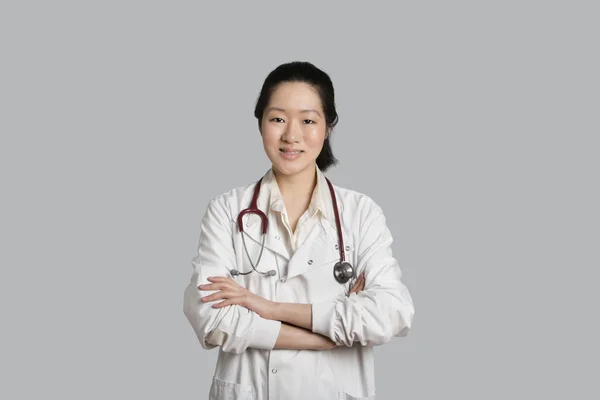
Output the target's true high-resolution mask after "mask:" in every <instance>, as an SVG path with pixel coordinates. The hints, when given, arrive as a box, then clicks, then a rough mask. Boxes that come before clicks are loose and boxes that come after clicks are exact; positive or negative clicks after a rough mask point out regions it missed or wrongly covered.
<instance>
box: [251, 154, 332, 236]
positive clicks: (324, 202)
mask: <svg viewBox="0 0 600 400" xmlns="http://www.w3.org/2000/svg"><path fill="white" fill-rule="evenodd" d="M316 173H317V185H316V186H315V189H314V191H313V194H312V197H311V200H310V204H309V206H308V215H309V216H310V217H312V216H314V215H315V213H319V214H320V215H321V216H323V217H324V218H325V219H327V220H328V221H329V223H331V224H332V225H333V226H335V214H334V212H333V202H332V201H331V193H330V191H329V186H328V184H327V180H326V178H325V174H323V171H321V169H320V168H319V167H318V166H317V167H316ZM263 184H264V186H263V187H264V188H265V189H266V190H268V191H269V207H270V209H271V210H273V211H278V212H283V210H284V209H285V205H284V202H283V196H282V195H281V192H280V190H279V186H278V185H277V180H276V179H275V175H274V174H273V168H270V169H269V170H268V171H267V173H266V174H265V175H264V177H263ZM337 205H338V208H339V209H340V210H341V204H340V202H339V201H338V202H337Z"/></svg>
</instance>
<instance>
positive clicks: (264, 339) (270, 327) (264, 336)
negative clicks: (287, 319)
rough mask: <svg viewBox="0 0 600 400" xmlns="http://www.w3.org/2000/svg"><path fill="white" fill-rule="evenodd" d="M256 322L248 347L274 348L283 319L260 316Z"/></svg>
mask: <svg viewBox="0 0 600 400" xmlns="http://www.w3.org/2000/svg"><path fill="white" fill-rule="evenodd" d="M257 317H258V316H257ZM255 324H256V325H255V327H254V329H253V330H252V338H251V339H250V343H249V344H248V347H252V348H254V349H260V350H273V348H274V347H275V342H276V341H277V338H278V337H279V330H280V329H281V321H274V320H270V319H264V318H261V317H258V318H257V319H256V322H255Z"/></svg>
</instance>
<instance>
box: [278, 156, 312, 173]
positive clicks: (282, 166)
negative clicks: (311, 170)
mask: <svg viewBox="0 0 600 400" xmlns="http://www.w3.org/2000/svg"><path fill="white" fill-rule="evenodd" d="M310 165H312V163H306V162H299V160H298V161H294V162H285V161H284V162H281V160H277V161H276V162H273V167H274V168H275V169H276V170H277V172H279V173H280V174H283V175H295V174H297V173H299V172H302V171H304V170H305V169H306V168H308V167H309V166H310Z"/></svg>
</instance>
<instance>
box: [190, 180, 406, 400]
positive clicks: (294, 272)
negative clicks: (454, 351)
mask: <svg viewBox="0 0 600 400" xmlns="http://www.w3.org/2000/svg"><path fill="white" fill-rule="evenodd" d="M268 174H269V172H267V174H265V176H264V177H263V179H264V178H267V176H268ZM317 174H318V179H319V184H320V185H321V186H319V188H320V189H322V188H326V189H327V190H320V189H319V190H318V191H315V192H314V194H313V195H314V198H313V200H314V202H313V201H311V204H312V206H313V211H311V212H310V213H308V214H307V215H308V216H309V218H308V219H307V220H306V221H309V220H310V221H313V220H314V221H313V222H314V225H312V226H310V225H306V226H304V223H303V225H302V227H300V228H299V229H301V230H302V231H299V232H298V233H301V234H299V235H298V237H297V238H296V240H297V247H296V248H295V249H293V248H292V249H291V250H290V246H288V245H286V244H285V240H282V238H284V237H285V236H284V235H285V234H287V232H285V228H282V226H283V225H282V224H279V223H278V220H279V219H280V218H279V217H280V213H278V212H268V211H270V205H271V201H272V200H275V202H277V201H278V200H277V196H276V195H274V196H271V187H270V185H261V191H260V194H259V196H258V201H257V207H258V208H259V209H260V210H263V212H265V213H266V214H267V221H268V229H267V234H266V235H265V236H264V250H263V252H262V258H261V260H260V263H259V265H258V266H256V268H257V270H258V271H260V272H262V273H263V274H261V273H257V272H252V273H251V274H248V275H237V276H234V279H235V280H236V282H237V283H238V284H240V285H241V286H243V287H245V288H247V289H248V290H249V291H251V292H253V293H256V294H257V295H259V296H261V297H264V298H266V299H269V300H272V301H275V302H284V303H301V304H311V305H312V322H313V325H312V331H313V332H314V333H318V334H321V335H323V336H326V337H329V338H330V339H331V340H333V341H334V342H336V343H338V345H339V346H338V347H337V348H334V349H331V350H322V351H313V350H283V349H274V346H275V342H276V340H277V337H278V336H279V331H280V327H281V322H280V321H276V320H267V319H264V318H262V317H260V316H259V315H258V314H256V313H254V312H252V311H250V310H248V309H246V308H244V307H241V306H237V305H234V306H227V307H223V308H219V309H215V308H212V304H213V303H212V302H209V303H206V302H203V301H202V300H201V298H202V297H204V296H208V295H210V294H212V293H214V291H201V290H199V289H198V286H199V285H201V284H206V283H209V281H208V280H207V278H208V277H211V276H228V277H231V276H232V273H231V271H232V270H238V271H240V272H243V273H244V272H248V271H252V266H251V264H250V261H249V259H248V254H249V255H250V256H251V258H252V260H253V262H255V261H256V259H257V258H258V255H259V254H261V243H262V242H263V235H262V232H263V230H262V228H263V226H262V223H261V218H260V217H258V216H257V215H255V214H250V215H247V216H246V217H245V218H244V219H243V220H242V228H243V232H240V229H239V226H238V215H239V214H240V212H241V211H242V210H243V209H246V208H247V207H249V205H250V202H251V199H252V195H253V191H254V187H255V184H254V183H253V184H249V185H245V186H241V187H237V188H234V189H232V190H230V191H228V192H226V193H223V194H221V195H219V196H216V197H215V198H213V199H212V200H211V201H210V203H209V205H208V207H207V209H206V212H205V215H204V217H203V219H202V222H201V226H200V237H199V241H198V253H197V255H196V256H195V257H194V258H193V260H192V266H193V274H192V277H191V279H190V282H189V285H188V286H187V287H186V289H185V293H184V305H183V311H184V313H185V315H186V317H187V319H188V321H189V322H190V324H191V326H192V328H193V330H194V332H195V333H196V335H197V337H198V339H199V341H200V344H201V346H202V347H203V348H204V349H207V350H209V349H214V348H218V349H219V357H218V361H217V365H216V368H215V373H214V376H213V381H212V385H211V388H210V391H209V399H212V400H217V399H229V400H231V399H258V400H266V399H270V400H284V399H285V400H296V399H298V400H299V399H302V400H305V399H311V400H313V399H314V400H320V399H323V400H325V399H327V400H330V399H371V400H372V399H375V367H374V358H373V347H374V346H379V345H384V344H386V343H388V342H389V341H391V340H392V339H393V338H394V337H402V336H406V335H407V334H408V331H409V329H410V327H411V324H412V320H413V316H414V306H413V302H412V298H411V296H410V294H409V292H408V289H407V288H406V286H405V285H404V284H403V283H402V281H401V276H402V273H401V270H400V267H399V265H398V262H397V260H396V259H395V258H394V257H393V255H392V249H391V245H392V236H391V232H390V231H389V229H388V227H387V224H386V220H385V216H384V214H383V211H382V209H381V208H380V207H379V206H378V205H377V204H376V203H375V202H374V201H373V200H372V199H371V198H369V197H368V196H366V195H364V194H361V193H358V192H356V191H353V190H350V189H345V188H341V187H338V186H336V185H333V187H334V191H335V196H336V199H337V206H338V210H339V216H340V222H341V228H342V237H343V240H344V245H343V246H342V251H343V253H344V257H345V259H346V261H348V262H350V263H351V264H352V265H353V266H354V269H355V276H356V277H357V276H359V275H360V274H361V273H363V272H364V274H365V279H366V286H365V289H364V290H362V291H360V292H359V293H352V294H350V295H347V292H348V288H350V287H351V286H352V285H353V284H354V283H355V280H354V279H352V280H350V281H349V282H348V283H347V284H345V285H342V284H340V283H338V282H337V281H336V280H335V279H334V276H333V266H334V265H335V263H336V262H337V261H339V259H340V253H339V246H338V232H337V229H336V223H335V214H334V211H333V207H332V202H331V199H330V198H329V200H328V201H326V200H324V198H325V196H324V195H325V194H327V195H329V197H330V192H329V188H328V187H327V186H326V185H327V182H326V181H325V177H324V175H323V174H322V172H321V171H320V170H318V171H317ZM323 182H324V185H323V184H322V183H323ZM317 197H320V198H321V199H320V200H317ZM317 206H319V209H320V211H319V212H316V213H315V212H314V207H317ZM309 208H310V207H309ZM321 214H322V215H321ZM311 216H313V217H315V218H314V219H313V218H310V217H311ZM306 221H305V222H306ZM309 226H310V228H309ZM305 227H306V228H307V229H306V230H305V231H304V229H305ZM244 243H245V244H246V247H245V248H244ZM246 251H247V252H248V254H247V253H246ZM269 270H272V271H274V276H268V275H266V272H267V271H269Z"/></svg>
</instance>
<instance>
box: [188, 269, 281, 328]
mask: <svg viewBox="0 0 600 400" xmlns="http://www.w3.org/2000/svg"><path fill="white" fill-rule="evenodd" d="M208 281H210V282H212V283H209V284H206V285H200V286H198V289H200V290H206V291H212V290H218V292H217V293H213V294H211V295H209V296H205V297H203V298H202V301H203V302H205V303H206V302H209V301H215V300H220V299H224V300H223V301H221V302H220V303H217V304H213V306H212V307H213V308H222V307H226V306H231V305H239V306H243V307H246V308H247V309H249V310H251V311H254V312H255V313H257V314H258V315H260V316H261V317H262V318H264V319H273V314H274V308H275V305H276V303H275V302H272V301H270V300H267V299H265V298H264V297H260V296H258V295H256V294H254V293H252V292H251V291H249V290H248V289H246V288H243V287H241V286H240V285H239V284H238V283H237V282H235V281H234V280H233V279H231V278H230V277H225V276H214V277H210V278H208Z"/></svg>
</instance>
